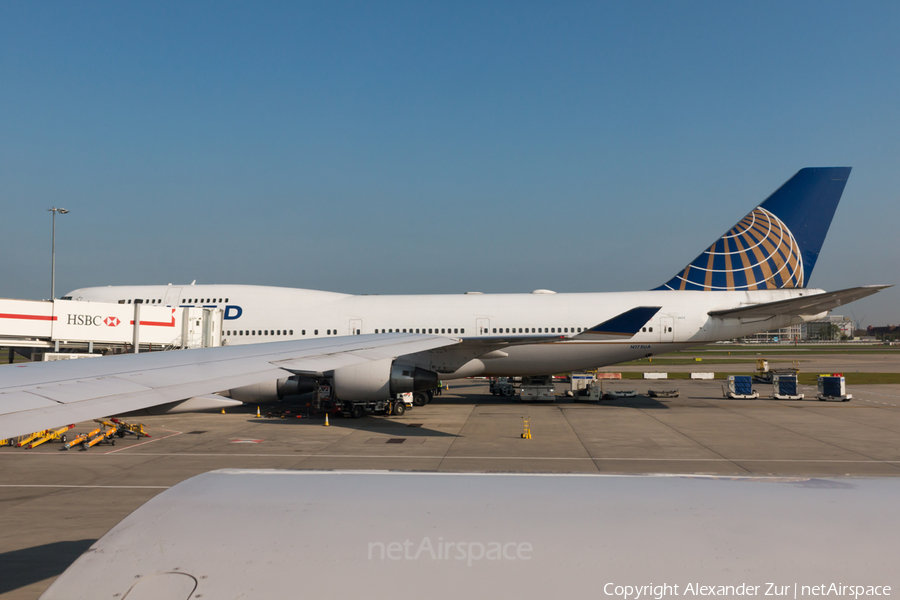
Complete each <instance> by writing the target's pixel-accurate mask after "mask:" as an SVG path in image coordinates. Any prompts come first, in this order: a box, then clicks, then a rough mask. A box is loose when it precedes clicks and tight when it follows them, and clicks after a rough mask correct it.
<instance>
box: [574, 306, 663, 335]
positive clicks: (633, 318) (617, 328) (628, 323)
mask: <svg viewBox="0 0 900 600" xmlns="http://www.w3.org/2000/svg"><path fill="white" fill-rule="evenodd" d="M660 308H662V307H660V306H638V307H635V308H632V309H631V310H628V311H625V312H623V313H622V314H620V315H616V316H615V317H613V318H612V319H609V320H607V321H603V322H602V323H600V324H599V325H595V326H593V327H591V328H590V329H588V330H586V331H584V332H582V333H579V334H578V335H576V336H575V338H576V339H585V338H587V339H594V340H596V339H607V340H613V339H622V338H625V339H627V338H630V337H633V336H634V334H636V333H637V332H638V331H640V330H641V327H643V326H644V325H646V324H647V321H649V320H650V319H652V318H653V316H654V315H655V314H656V313H658V312H659V309H660Z"/></svg>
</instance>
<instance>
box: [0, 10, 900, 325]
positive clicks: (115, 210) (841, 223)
mask: <svg viewBox="0 0 900 600" xmlns="http://www.w3.org/2000/svg"><path fill="white" fill-rule="evenodd" d="M898 31H900V3H898V2H860V3H858V2H833V3H832V2H720V1H716V2H624V1H623V2H618V3H603V2H583V3H582V2H569V3H559V2H554V3H551V2H545V3H528V2H522V1H515V2H508V3H499V2H493V3H490V2H471V3H466V2H458V1H454V2H445V3H439V2H416V3H413V2H409V3H401V2H371V3H364V2H350V3H341V2H284V3H279V2H263V3H250V2H243V3H237V2H31V1H26V2H16V1H11V0H6V1H4V2H3V3H0V208H2V219H0V242H2V247H3V248H4V249H5V252H4V253H3V254H4V260H2V261H0V296H5V297H13V298H46V297H49V294H50V290H49V288H50V282H49V279H50V276H49V275H50V214H49V213H47V212H46V210H45V209H47V208H50V207H51V206H54V205H56V206H63V207H65V208H68V209H69V210H71V211H72V212H71V214H68V215H65V216H62V217H59V218H58V223H57V248H58V256H57V292H58V293H59V294H62V293H64V292H66V291H68V290H70V289H73V288H76V287H83V286H94V285H107V284H113V285H115V284H138V283H168V282H174V283H186V282H190V281H191V280H193V279H197V280H198V282H202V283H248V284H267V285H283V286H297V287H306V288H313V289H326V290H334V291H343V292H351V293H381V294H385V293H456V292H463V291H469V290H479V291H485V292H501V291H502V292H511V291H524V292H527V291H531V290H532V289H535V288H550V289H555V290H557V291H616V290H633V289H648V288H651V287H655V286H657V285H659V284H660V283H662V282H664V281H665V280H667V279H668V278H669V277H671V276H672V275H673V274H674V272H675V271H676V270H678V269H680V268H682V267H683V266H684V265H685V264H687V262H689V261H690V260H691V259H693V258H694V257H695V256H696V255H697V254H699V253H700V251H701V250H703V249H704V248H705V247H706V246H707V245H708V244H709V243H711V242H712V241H713V240H714V239H716V238H717V237H718V236H719V235H720V234H721V233H723V232H724V231H725V230H726V229H728V228H729V227H731V226H732V225H733V224H734V223H735V222H736V221H737V220H738V219H739V218H741V217H742V216H743V215H744V214H746V213H747V212H748V211H749V210H750V209H752V208H753V207H754V206H756V205H757V204H758V203H759V202H760V201H762V200H763V199H764V198H765V197H766V196H768V195H769V194H770V193H771V192H772V191H774V190H775V189H776V188H777V187H778V186H779V185H780V184H781V183H783V182H784V181H785V180H786V179H788V178H789V177H790V176H791V175H792V174H793V173H794V172H796V171H797V170H798V169H800V168H802V167H806V166H852V167H853V173H852V175H851V177H850V181H849V183H848V185H847V188H846V190H845V193H844V197H843V200H842V202H841V205H840V207H839V208H838V212H837V215H836V219H835V223H834V225H833V226H832V229H831V233H830V235H829V237H828V239H827V240H826V242H825V246H824V249H823V251H822V254H821V256H820V259H819V262H818V264H817V266H816V271H815V273H814V274H813V277H812V280H811V281H810V282H809V283H810V284H811V285H813V286H816V287H824V288H826V289H839V288H844V287H850V286H855V285H862V284H869V283H900V249H898V228H897V226H898V223H900V202H898V200H900V35H898ZM851 311H852V312H853V313H854V314H855V317H856V318H857V319H862V318H864V317H865V321H866V322H867V323H868V324H883V323H888V322H890V323H898V322H900V293H898V291H897V290H896V289H892V290H889V291H887V292H884V293H882V294H879V295H877V296H876V297H874V298H872V299H867V300H863V301H860V302H858V303H856V304H854V305H851V306H850V307H848V308H847V309H844V310H842V311H837V312H842V313H843V314H846V315H847V316H850V315H851Z"/></svg>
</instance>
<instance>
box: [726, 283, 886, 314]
mask: <svg viewBox="0 0 900 600" xmlns="http://www.w3.org/2000/svg"><path fill="white" fill-rule="evenodd" d="M889 287H891V286H889V285H865V286H862V287H855V288H849V289H846V290H839V291H837V292H825V293H823V294H811V295H809V296H803V297H801V298H791V299H790V300H779V301H778V302H766V303H765V304H753V305H751V306H743V307H741V308H729V309H727V310H712V311H710V312H709V315H710V316H711V317H721V318H732V319H748V318H757V317H773V316H776V315H797V316H804V315H817V314H819V313H821V312H825V311H828V310H832V309H834V308H837V307H838V306H843V305H844V304H849V303H850V302H853V301H854V300H859V299H860V298H865V297H866V296H871V295H872V294H875V293H877V292H880V291H881V290H883V289H885V288H889Z"/></svg>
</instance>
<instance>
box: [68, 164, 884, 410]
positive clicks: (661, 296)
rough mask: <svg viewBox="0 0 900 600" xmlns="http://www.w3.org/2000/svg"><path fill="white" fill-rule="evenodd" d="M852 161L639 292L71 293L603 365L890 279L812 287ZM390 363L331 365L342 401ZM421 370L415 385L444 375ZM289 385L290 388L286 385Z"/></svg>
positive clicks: (759, 211)
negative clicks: (449, 340) (830, 288)
mask: <svg viewBox="0 0 900 600" xmlns="http://www.w3.org/2000/svg"><path fill="white" fill-rule="evenodd" d="M849 174H850V169H849V168H844V167H837V168H807V169H802V170H800V171H799V172H798V173H797V174H796V175H794V176H793V177H792V178H791V179H790V180H788V181H787V182H786V183H785V184H784V185H782V186H781V187H780V188H779V189H778V190H777V191H776V192H775V193H773V194H772V195H771V196H770V197H769V198H768V199H766V201H765V202H763V203H762V204H761V205H760V206H758V207H757V208H755V209H754V210H753V211H751V212H750V213H749V214H748V215H747V216H746V217H744V218H743V219H742V220H740V221H739V222H738V223H737V224H736V225H735V226H734V227H733V228H731V229H730V230H728V231H727V232H726V233H725V234H724V235H723V236H722V237H721V238H719V239H718V240H717V241H716V242H715V243H713V244H712V245H711V246H710V247H709V248H708V249H707V250H706V251H704V252H703V253H702V254H701V255H700V256H699V257H697V258H696V259H695V260H694V261H693V262H691V263H690V264H689V265H687V266H686V267H685V268H684V269H683V270H681V271H680V272H679V273H677V274H676V275H675V276H674V277H672V279H671V280H669V281H668V282H666V283H665V284H663V285H662V286H660V287H658V288H656V289H654V290H651V291H642V292H620V293H582V294H562V293H559V294H558V293H554V292H551V291H549V290H536V291H534V292H532V293H530V294H481V293H466V294H458V295H418V296H416V295H407V296H356V295H349V294H340V293H333V292H323V291H314V290H305V289H292V288H278V287H262V286H248V285H186V286H172V285H155V286H153V285H151V286H111V287H95V288H83V289H77V290H74V291H73V292H71V293H70V294H69V295H68V296H66V298H70V299H72V300H82V301H101V302H122V303H127V304H130V303H133V302H138V301H140V302H143V303H149V304H151V305H161V306H162V305H164V306H172V307H179V306H209V307H218V308H222V309H224V319H225V320H224V326H223V333H224V338H225V340H226V343H227V344H228V345H241V344H253V343H260V342H271V341H277V340H297V339H321V338H328V337H331V336H346V335H360V334H381V333H397V332H399V333H407V334H408V333H414V334H426V335H441V336H450V337H454V338H459V339H461V340H462V343H459V344H455V345H452V346H446V347H441V348H439V349H434V350H428V351H424V352H421V353H418V354H413V355H407V356H403V357H402V359H401V360H400V361H398V363H397V364H394V365H393V368H394V369H395V371H396V369H398V368H400V367H418V368H420V369H423V370H425V371H429V372H431V373H436V374H438V377H439V378H440V379H443V380H451V379H456V378H462V377H470V376H476V375H487V376H517V375H546V374H552V373H559V372H566V371H572V370H580V369H588V368H595V367H602V366H606V365H611V364H615V363H619V362H623V361H627V360H633V359H636V358H641V357H646V356H652V355H655V354H661V353H665V352H671V351H673V350H678V349H682V348H687V347H691V346H696V345H698V344H703V343H708V342H714V341H717V340H727V339H733V338H737V337H741V336H745V335H749V334H752V333H756V332H759V331H767V330H772V329H777V328H780V327H786V326H789V325H793V324H797V323H801V322H804V321H810V320H814V319H818V318H821V317H822V316H824V315H825V314H826V312H827V311H828V310H831V309H832V308H835V307H837V306H840V305H842V304H845V303H847V302H851V301H853V300H856V299H859V298H862V297H865V296H868V295H870V294H873V293H875V292H877V291H878V290H880V289H882V288H883V287H885V286H867V287H860V288H853V289H849V290H842V291H839V292H832V293H825V292H824V291H823V290H819V289H809V288H806V287H805V285H806V283H807V282H808V281H809V278H810V275H811V274H812V271H813V267H814V266H815V263H816V260H817V258H818V255H819V251H820V248H821V246H822V242H823V241H824V238H825V234H826V233H827V231H828V228H829V226H830V224H831V220H832V217H833V215H834V212H835V209H836V208H837V204H838V201H839V200H840V197H841V194H842V193H843V190H844V186H845V184H846V182H847V178H848V177H849ZM391 373H392V365H391V364H389V363H386V362H382V363H378V364H368V363H367V364H362V365H356V366H351V367H347V368H345V369H338V370H335V371H333V373H332V372H329V373H321V372H310V373H300V374H299V376H295V378H294V381H295V382H296V380H297V378H298V377H299V378H300V380H301V381H302V379H303V377H304V375H309V376H321V375H328V376H330V377H331V378H332V379H333V384H334V386H335V392H336V394H337V396H338V397H339V398H340V399H343V400H359V399H363V398H372V397H377V396H384V397H388V396H389V395H390V394H391V393H392V392H394V391H396V389H397V386H396V385H393V384H392V380H393V377H392V375H391ZM285 383H286V382H285V381H284V380H282V384H281V385H280V386H279V385H278V384H276V382H274V381H272V382H268V383H266V384H265V385H262V386H253V387H251V388H244V389H234V390H232V396H233V397H235V398H238V399H241V400H245V401H252V402H258V401H264V400H266V399H267V398H270V399H274V398H275V397H276V396H278V395H281V393H283V392H284V391H285V390H289V389H296V388H295V387H294V388H290V387H284V386H285ZM433 383H434V378H431V379H429V378H425V377H423V378H422V382H421V383H417V384H416V387H417V388H421V387H422V386H426V385H433ZM279 390H280V391H279Z"/></svg>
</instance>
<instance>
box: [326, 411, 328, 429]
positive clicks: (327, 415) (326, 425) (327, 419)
mask: <svg viewBox="0 0 900 600" xmlns="http://www.w3.org/2000/svg"><path fill="white" fill-rule="evenodd" d="M325 427H328V413H325Z"/></svg>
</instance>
